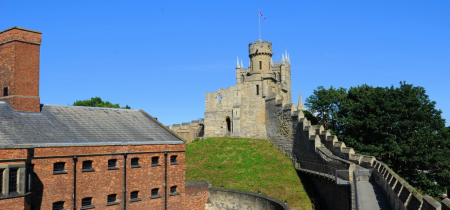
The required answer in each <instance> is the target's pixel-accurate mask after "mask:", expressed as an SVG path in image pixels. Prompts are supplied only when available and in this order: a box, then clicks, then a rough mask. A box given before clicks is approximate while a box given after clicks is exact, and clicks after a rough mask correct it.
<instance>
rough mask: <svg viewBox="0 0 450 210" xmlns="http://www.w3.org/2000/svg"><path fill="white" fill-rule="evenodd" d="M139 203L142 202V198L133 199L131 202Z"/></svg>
mask: <svg viewBox="0 0 450 210" xmlns="http://www.w3.org/2000/svg"><path fill="white" fill-rule="evenodd" d="M138 201H141V199H140V198H132V199H130V203H131V202H138Z"/></svg>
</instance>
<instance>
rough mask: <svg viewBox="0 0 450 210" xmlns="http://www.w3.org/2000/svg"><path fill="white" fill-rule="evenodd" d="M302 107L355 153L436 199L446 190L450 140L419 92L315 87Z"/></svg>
mask: <svg viewBox="0 0 450 210" xmlns="http://www.w3.org/2000/svg"><path fill="white" fill-rule="evenodd" d="M306 101H307V103H306V106H307V107H308V108H309V109H310V110H312V111H313V112H314V113H316V114H317V116H318V119H319V122H320V123H321V124H322V125H324V126H325V127H326V128H328V129H332V130H333V131H334V132H335V134H336V135H337V136H338V138H339V139H340V140H341V141H344V142H345V143H346V145H347V146H349V147H353V148H354V149H355V151H356V152H357V153H361V154H365V155H371V156H375V157H377V159H378V160H381V161H383V162H384V163H386V164H387V165H389V167H391V168H392V169H393V170H394V171H395V172H396V173H397V174H399V175H400V176H401V177H403V178H404V179H406V180H407V181H408V182H410V184H411V185H413V186H415V187H417V188H419V189H421V190H422V191H425V192H426V193H428V194H430V195H435V196H437V195H438V194H439V193H442V192H443V191H444V188H445V187H448V186H450V174H449V172H448V171H449V165H450V158H448V157H450V150H449V149H450V148H449V147H450V135H449V130H448V129H447V128H445V120H444V119H442V117H441V113H442V112H441V111H440V110H437V109H435V104H436V102H434V101H431V100H430V99H429V97H428V95H427V94H426V93H425V89H424V88H423V87H414V86H413V85H411V84H406V83H405V82H403V83H400V87H394V86H391V87H372V86H368V85H362V86H358V87H351V88H350V89H349V90H348V91H346V90H345V89H344V88H339V89H335V88H333V87H330V89H326V88H324V87H319V88H318V89H317V90H314V95H312V96H310V97H309V98H308V99H307V100H306Z"/></svg>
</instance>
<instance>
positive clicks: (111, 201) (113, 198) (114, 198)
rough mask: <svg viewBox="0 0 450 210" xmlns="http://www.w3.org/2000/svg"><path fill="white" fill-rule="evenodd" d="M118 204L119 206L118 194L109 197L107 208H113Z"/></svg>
mask: <svg viewBox="0 0 450 210" xmlns="http://www.w3.org/2000/svg"><path fill="white" fill-rule="evenodd" d="M117 204H119V202H117V194H111V195H108V200H107V203H106V206H112V205H117Z"/></svg>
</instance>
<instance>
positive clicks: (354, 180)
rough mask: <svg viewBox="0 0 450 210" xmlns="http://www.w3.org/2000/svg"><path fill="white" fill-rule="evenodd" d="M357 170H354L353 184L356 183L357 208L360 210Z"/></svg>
mask: <svg viewBox="0 0 450 210" xmlns="http://www.w3.org/2000/svg"><path fill="white" fill-rule="evenodd" d="M356 179H357V178H356V170H354V171H353V184H354V185H355V200H356V202H355V203H356V210H359V196H358V185H357V184H356V182H357V180H356Z"/></svg>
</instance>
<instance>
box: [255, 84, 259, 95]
mask: <svg viewBox="0 0 450 210" xmlns="http://www.w3.org/2000/svg"><path fill="white" fill-rule="evenodd" d="M256 95H259V85H256Z"/></svg>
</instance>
